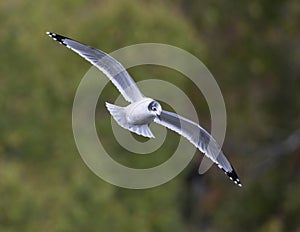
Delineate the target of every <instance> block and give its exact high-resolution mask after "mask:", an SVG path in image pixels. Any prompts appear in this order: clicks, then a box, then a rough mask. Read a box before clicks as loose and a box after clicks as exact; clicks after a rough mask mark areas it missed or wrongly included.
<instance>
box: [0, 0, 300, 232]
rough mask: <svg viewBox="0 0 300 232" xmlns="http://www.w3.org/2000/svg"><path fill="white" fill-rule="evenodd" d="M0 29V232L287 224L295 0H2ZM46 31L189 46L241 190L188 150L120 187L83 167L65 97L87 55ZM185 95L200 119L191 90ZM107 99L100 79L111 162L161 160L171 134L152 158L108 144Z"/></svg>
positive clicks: (298, 181)
mask: <svg viewBox="0 0 300 232" xmlns="http://www.w3.org/2000/svg"><path fill="white" fill-rule="evenodd" d="M0 25H1V30H0V51H1V52H0V62H1V68H0V74H1V75H0V93H1V98H0V106H1V108H0V109H1V117H0V131H1V132H0V231H140V232H144V231H272V232H274V231H275V232H276V231H300V222H299V218H300V175H299V174H300V168H299V162H300V146H299V144H300V131H299V128H300V117H299V112H300V94H299V90H300V89H299V87H300V65H299V61H300V44H299V41H300V2H299V1H298V0H288V1H277V0H276V1H270V0H263V1H258V0H252V1H240V2H237V1H220V0H211V1H196V0H195V1H193V0H175V1H170V0H168V1H158V0H154V1H146V0H142V1H138V0H128V1H125V0H114V1H108V0H106V1H98V0H93V1H86V0H75V1H74V0H72V1H71V0H66V1H58V0H52V1H49V0H41V1H21V0H10V1H1V2H0ZM46 31H53V32H56V33H61V34H63V35H66V36H69V37H71V38H74V39H77V40H79V41H82V42H84V43H86V44H89V45H92V46H94V47H96V48H100V49H101V50H103V51H106V52H111V51H114V50H116V49H119V48H121V47H124V46H127V45H132V44H136V43H144V42H157V43H166V44H170V45H174V46H178V47H180V48H182V49H185V50H187V51H189V52H191V53H192V54H194V55H195V56H197V57H198V58H199V59H200V60H202V61H203V62H204V63H205V64H206V66H207V67H208V68H209V69H210V71H211V72H212V73H213V75H214V76H215V78H216V80H217V82H218V84H219V86H220V88H221V90H222V93H223V96H224V100H225V103H226V107H227V116H228V126H227V134H226V140H225V143H224V145H223V149H224V151H225V153H226V154H227V157H228V158H229V159H230V160H231V161H232V163H233V165H234V166H235V168H236V170H237V172H238V173H239V176H240V178H241V180H242V182H243V184H244V187H243V188H238V187H236V186H235V185H234V184H233V183H232V182H231V181H229V180H228V179H227V177H226V176H225V175H224V174H223V173H222V172H220V171H219V170H218V168H216V167H213V168H211V169H210V170H209V171H208V172H207V173H206V174H205V175H202V176H199V175H197V165H198V163H199V159H200V158H201V157H202V156H201V155H200V153H199V152H197V153H196V155H195V158H194V160H193V161H192V162H191V164H190V165H189V166H188V167H187V168H186V169H185V170H184V171H183V172H182V173H181V174H180V175H179V176H177V177H176V178H175V179H174V180H172V181H170V182H169V183H167V184H164V185H162V186H160V187H157V188H153V189H148V190H127V189H122V188H118V187H115V186H112V185H110V184H108V183H106V182H104V181H103V180H101V179H99V178H98V177H97V176H95V175H94V174H93V173H92V172H91V171H90V170H89V169H88V167H87V166H86V165H85V164H84V162H83V161H82V159H81V157H80V155H79V154H78V152H77V149H76V146H75V143H74V139H73V135H72V126H71V112H72V103H73V97H74V94H75V91H76V88H77V86H78V84H79V82H80V80H81V78H82V76H83V75H84V74H85V72H86V71H87V70H88V69H89V68H90V64H89V63H87V62H86V61H84V60H83V59H82V58H80V57H79V56H77V55H76V54H73V53H72V52H71V51H69V50H67V49H65V48H64V47H62V46H59V45H58V44H56V43H54V42H53V41H52V40H50V39H49V38H48V37H47V36H46V35H45V32H46ZM129 71H130V73H131V74H132V75H133V76H134V79H135V80H143V78H144V79H147V77H153V76H155V77H156V78H158V79H164V80H168V81H171V79H172V81H173V82H174V83H176V84H177V85H178V86H179V87H180V88H181V89H183V90H190V89H193V88H194V86H193V85H192V83H190V82H189V81H188V80H187V79H185V78H183V77H181V76H180V75H178V74H177V73H176V72H174V71H172V70H168V69H163V68H161V67H148V68H147V67H137V68H133V69H130V70H129ZM177 77H178V78H177ZM187 94H188V95H189V96H190V97H191V98H192V99H193V103H194V104H195V106H196V107H197V110H198V114H199V116H200V119H199V120H200V122H201V124H202V125H203V126H204V127H206V128H208V129H209V126H210V116H209V111H208V108H207V105H206V102H205V100H204V99H203V98H202V95H201V93H199V92H197V91H188V93H187ZM117 96H118V92H117V90H116V89H115V88H114V87H113V86H112V85H110V86H108V87H107V88H106V92H104V93H103V96H101V99H100V100H99V106H98V109H97V120H98V122H97V123H98V124H99V125H98V126H99V127H100V126H102V127H103V128H104V129H105V133H104V134H103V135H101V138H103V141H104V143H105V144H106V146H107V148H108V149H110V151H111V153H114V154H116V155H115V157H114V158H116V159H118V158H117V157H118V155H119V156H122V158H119V159H120V162H121V161H122V162H125V163H126V162H127V161H126V160H128V159H131V161H132V162H131V164H133V165H134V162H135V161H134V160H137V161H136V162H137V165H142V166H143V165H144V166H145V164H149V163H150V164H151V162H152V164H155V163H156V162H158V161H160V162H162V161H164V160H166V159H168V157H169V156H170V153H171V151H172V150H173V149H174V147H176V143H177V142H178V137H176V135H174V134H172V133H169V134H168V136H169V137H170V139H168V141H167V144H166V145H164V146H165V149H161V150H160V154H159V155H157V154H156V155H153V156H149V155H148V156H146V157H141V156H138V155H132V154H130V153H129V152H126V151H125V150H124V149H122V148H121V147H120V146H119V145H117V143H116V141H115V140H114V139H113V135H112V132H111V129H110V123H108V122H110V115H109V114H108V113H107V111H106V110H105V108H104V105H103V103H104V101H110V102H111V101H112V100H113V99H115V98H116V97H117ZM153 97H155V96H153ZM103 128H102V131H103ZM106 132H107V133H106ZM183 155H184V154H183ZM150 166H151V165H150Z"/></svg>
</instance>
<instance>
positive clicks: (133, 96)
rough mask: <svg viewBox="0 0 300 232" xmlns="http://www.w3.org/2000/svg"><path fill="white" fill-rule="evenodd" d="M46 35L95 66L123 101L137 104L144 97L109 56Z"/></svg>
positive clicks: (91, 48) (65, 38)
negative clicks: (118, 92)
mask: <svg viewBox="0 0 300 232" xmlns="http://www.w3.org/2000/svg"><path fill="white" fill-rule="evenodd" d="M47 34H48V35H49V36H50V37H51V38H53V39H54V40H56V41H58V42H59V43H61V44H62V45H65V46H66V47H68V48H70V49H71V50H73V51H74V52H76V53H77V54H79V55H80V56H82V57H83V58H85V59H86V60H87V61H89V62H90V63H91V64H93V65H94V66H96V67H97V68H98V69H99V70H100V71H101V72H103V73H104V74H105V75H106V76H107V77H108V78H109V79H110V80H111V81H112V83H113V84H114V85H115V86H116V87H117V89H118V90H119V91H120V92H121V94H122V95H123V96H124V98H125V100H127V101H129V102H137V101H139V100H141V99H142V98H144V95H143V94H142V93H141V92H140V90H139V89H138V87H137V85H136V83H135V82H134V81H133V79H132V78H131V77H130V75H129V74H128V72H127V71H126V69H125V68H124V67H123V66H122V65H121V64H120V63H119V62H118V61H117V60H115V59H114V58H113V57H111V56H110V55H108V54H106V53H105V52H102V51H100V50H98V49H95V48H93V47H90V46H88V45H85V44H82V43H79V42H77V41H75V40H72V39H70V38H67V37H64V36H62V35H58V34H55V33H51V32H47Z"/></svg>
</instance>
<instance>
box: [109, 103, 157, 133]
mask: <svg viewBox="0 0 300 232" xmlns="http://www.w3.org/2000/svg"><path fill="white" fill-rule="evenodd" d="M153 102H154V103H157V102H156V101H154V100H153V99H151V98H147V97H144V98H142V99H141V100H139V101H137V102H133V103H131V104H129V105H128V106H126V107H120V106H116V105H113V104H110V103H106V107H107V109H108V111H109V112H110V114H111V115H112V116H113V118H114V119H115V120H116V122H117V123H118V124H119V125H120V126H121V127H123V128H125V129H127V130H130V131H132V132H134V133H136V134H138V135H142V136H144V137H148V138H154V135H153V134H152V132H151V130H150V128H149V127H148V125H149V124H150V123H152V122H153V121H154V119H155V117H156V114H155V112H153V111H151V110H150V109H149V105H150V104H151V103H153ZM157 104H158V103H157ZM160 109H161V108H160Z"/></svg>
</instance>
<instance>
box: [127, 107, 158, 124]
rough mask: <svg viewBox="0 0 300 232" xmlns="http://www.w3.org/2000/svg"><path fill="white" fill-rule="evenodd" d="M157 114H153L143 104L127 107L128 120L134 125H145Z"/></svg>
mask: <svg viewBox="0 0 300 232" xmlns="http://www.w3.org/2000/svg"><path fill="white" fill-rule="evenodd" d="M154 118H155V116H154V115H152V114H151V113H150V112H149V111H148V110H147V108H146V107H145V106H143V105H142V104H137V105H133V106H132V107H130V108H129V109H127V121H128V123H129V124H132V125H144V124H149V123H151V122H153V120H154Z"/></svg>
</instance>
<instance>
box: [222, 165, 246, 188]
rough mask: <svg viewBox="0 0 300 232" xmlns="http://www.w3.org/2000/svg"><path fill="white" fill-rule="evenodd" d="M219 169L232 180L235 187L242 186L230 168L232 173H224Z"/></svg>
mask: <svg viewBox="0 0 300 232" xmlns="http://www.w3.org/2000/svg"><path fill="white" fill-rule="evenodd" d="M221 169H222V170H223V171H224V173H225V174H226V175H227V176H228V177H229V179H230V180H232V181H233V182H234V183H235V184H236V185H238V186H239V187H242V186H243V185H242V183H241V181H240V179H239V177H238V175H237V174H236V172H235V170H234V169H233V168H232V171H230V172H227V171H225V170H224V168H221Z"/></svg>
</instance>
